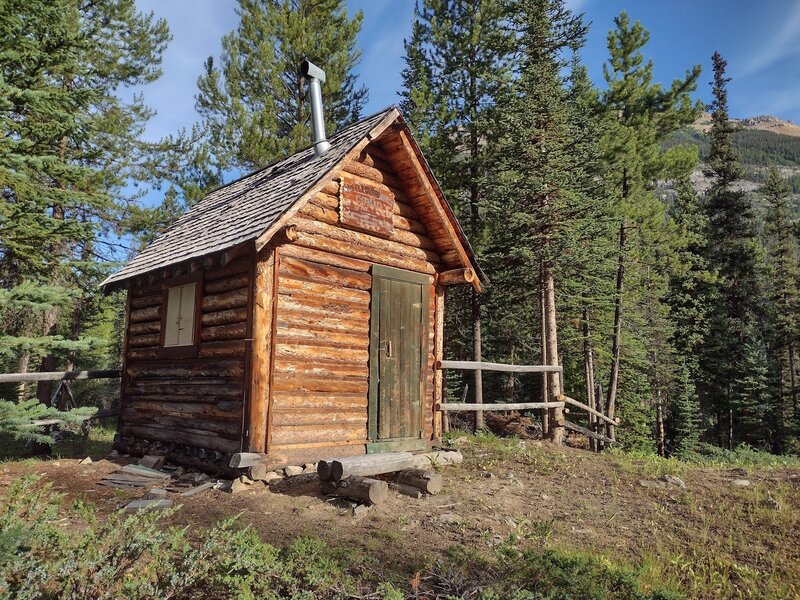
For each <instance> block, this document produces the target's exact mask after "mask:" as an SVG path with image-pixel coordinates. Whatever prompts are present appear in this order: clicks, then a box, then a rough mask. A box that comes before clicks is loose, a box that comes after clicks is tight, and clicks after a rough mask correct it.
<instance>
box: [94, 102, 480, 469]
mask: <svg viewBox="0 0 800 600" xmlns="http://www.w3.org/2000/svg"><path fill="white" fill-rule="evenodd" d="M312 107H313V103H312ZM319 110H321V108H320V109H319ZM314 135H315V144H314V146H312V147H309V148H307V149H305V150H302V151H300V152H298V153H296V154H294V155H292V156H290V157H288V158H286V159H284V160H281V161H279V162H276V163H274V164H272V165H270V166H268V167H266V168H264V169H261V170H259V171H256V172H254V173H251V174H249V175H246V176H244V177H242V178H240V179H238V180H236V181H234V182H232V183H229V184H227V185H224V186H222V187H220V188H218V189H216V190H215V191H213V192H211V193H210V194H208V196H206V197H205V198H204V199H203V200H202V201H201V202H199V203H198V204H197V205H196V206H194V207H193V208H191V209H190V210H189V211H188V212H187V213H186V214H184V215H183V216H182V217H181V218H179V219H178V220H177V221H176V222H175V223H174V224H173V225H172V226H171V227H169V228H168V229H167V230H166V231H164V232H163V233H162V234H161V235H160V236H159V237H158V238H156V239H155V241H153V242H152V243H151V244H150V245H149V246H148V247H147V248H146V249H144V250H143V251H142V252H141V253H140V254H139V255H138V256H136V257H134V258H133V259H132V260H130V262H128V264H127V265H126V266H124V268H122V269H121V270H120V271H119V272H117V273H115V274H113V275H111V276H110V277H109V278H108V279H107V280H106V281H105V282H104V283H103V285H104V287H105V289H106V291H110V290H115V289H126V290H127V321H126V330H125V342H124V355H123V368H122V383H121V393H120V418H119V427H118V432H117V436H116V438H115V444H116V448H117V449H118V450H120V451H124V452H128V453H133V454H142V453H147V452H153V451H156V452H160V453H162V454H163V453H166V454H167V455H168V456H169V457H170V458H171V459H172V460H174V461H176V462H179V463H183V464H189V465H192V466H195V467H200V468H204V469H206V470H208V471H210V472H220V471H225V469H226V468H227V466H228V465H229V461H230V458H231V456H232V455H234V454H236V453H240V452H252V453H259V454H262V455H264V456H266V457H271V456H274V457H280V458H281V461H282V462H285V464H300V463H304V462H314V461H316V460H318V459H321V458H330V457H342V456H352V455H358V454H364V453H370V452H385V451H394V450H425V449H427V448H429V447H431V446H432V445H435V444H436V442H437V440H439V438H440V435H441V413H440V412H438V411H437V405H438V403H439V402H440V400H441V394H442V382H441V371H440V370H437V368H436V361H437V360H441V358H442V343H443V311H444V298H445V293H444V292H445V288H446V287H447V286H450V285H457V284H465V285H471V286H474V287H475V288H476V289H478V290H480V289H481V285H482V283H485V278H484V276H483V274H482V272H481V270H480V268H479V267H478V265H477V264H476V262H475V256H474V254H473V251H472V249H471V248H470V245H469V242H468V241H467V238H466V237H465V235H464V232H463V231H462V229H461V227H460V226H459V224H458V222H457V220H456V218H455V216H454V213H453V210H452V209H451V207H450V206H449V205H448V203H447V201H446V200H445V198H444V195H443V194H442V190H441V188H440V186H439V185H438V184H437V182H436V179H435V178H434V176H433V174H432V173H431V170H430V168H429V167H428V165H427V163H426V161H425V159H424V157H423V156H422V154H421V152H420V149H419V147H418V146H417V144H416V143H415V141H414V139H413V137H412V135H411V132H410V131H409V128H408V126H407V124H406V123H405V121H404V120H403V117H402V115H401V114H400V112H399V110H398V109H397V108H395V107H390V108H388V109H386V110H383V111H381V112H379V113H377V114H375V115H372V116H370V117H367V118H364V119H362V120H360V121H358V122H357V123H354V124H352V125H350V126H348V127H346V128H344V129H342V130H340V131H338V132H337V133H336V134H335V135H333V136H331V137H330V139H325V135H324V131H323V132H322V133H321V135H320V134H319V132H318V131H317V130H316V128H315V134H314ZM323 142H324V143H323ZM320 146H322V147H321V148H320Z"/></svg>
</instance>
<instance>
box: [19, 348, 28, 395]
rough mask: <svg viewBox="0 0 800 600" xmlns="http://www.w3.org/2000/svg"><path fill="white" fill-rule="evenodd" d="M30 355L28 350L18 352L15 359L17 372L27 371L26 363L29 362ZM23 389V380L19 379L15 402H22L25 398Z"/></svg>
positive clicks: (24, 387)
mask: <svg viewBox="0 0 800 600" xmlns="http://www.w3.org/2000/svg"><path fill="white" fill-rule="evenodd" d="M30 360H31V355H30V352H27V351H23V352H21V353H20V355H19V358H18V359H17V373H27V372H28V364H29V363H30ZM25 391H26V386H25V382H24V381H20V382H19V383H18V384H17V402H22V401H23V400H25Z"/></svg>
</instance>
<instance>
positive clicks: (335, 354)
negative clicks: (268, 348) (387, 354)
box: [275, 338, 369, 363]
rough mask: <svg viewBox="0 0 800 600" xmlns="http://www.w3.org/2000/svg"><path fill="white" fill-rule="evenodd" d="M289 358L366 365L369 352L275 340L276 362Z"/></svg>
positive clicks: (362, 349) (361, 349) (364, 349)
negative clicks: (359, 362)
mask: <svg viewBox="0 0 800 600" xmlns="http://www.w3.org/2000/svg"><path fill="white" fill-rule="evenodd" d="M283 357H289V358H306V359H309V360H316V359H322V360H328V361H331V362H335V361H343V362H356V361H361V362H363V363H366V362H367V361H368V360H369V350H368V348H367V347H366V346H364V347H362V348H345V347H343V346H341V345H338V346H336V345H334V346H327V345H312V344H310V343H307V342H306V343H303V344H300V343H299V340H295V339H291V340H288V341H287V342H286V343H284V342H282V341H281V339H280V338H279V339H277V340H276V343H275V358H276V360H278V359H280V358H283Z"/></svg>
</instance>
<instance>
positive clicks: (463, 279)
mask: <svg viewBox="0 0 800 600" xmlns="http://www.w3.org/2000/svg"><path fill="white" fill-rule="evenodd" d="M474 280H475V271H473V270H472V269H469V268H467V269H452V270H450V271H443V272H441V273H439V274H438V276H437V277H436V283H437V284H438V285H460V284H466V283H472V282H473V281H474Z"/></svg>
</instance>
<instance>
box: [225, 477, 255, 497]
mask: <svg viewBox="0 0 800 600" xmlns="http://www.w3.org/2000/svg"><path fill="white" fill-rule="evenodd" d="M249 487H250V486H249V485H247V484H246V483H244V482H243V481H242V480H241V479H234V480H233V481H231V488H230V490H227V491H229V492H230V493H231V494H238V493H239V492H243V491H245V490H246V489H249Z"/></svg>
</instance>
